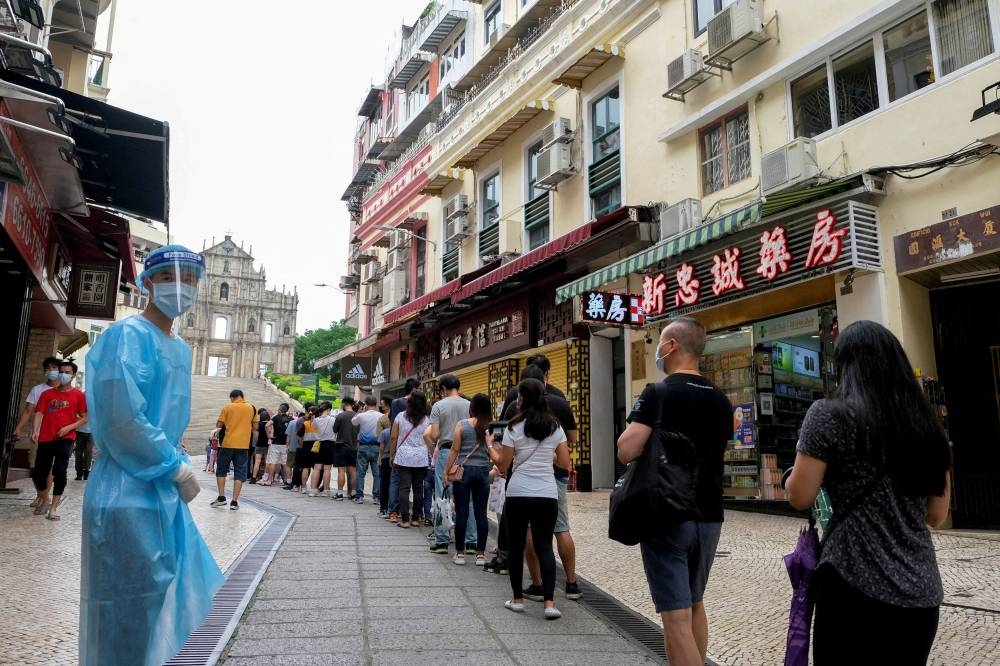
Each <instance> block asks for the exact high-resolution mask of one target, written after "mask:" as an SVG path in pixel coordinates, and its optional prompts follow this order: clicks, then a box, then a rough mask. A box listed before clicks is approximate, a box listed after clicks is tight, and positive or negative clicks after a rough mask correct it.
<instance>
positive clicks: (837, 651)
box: [810, 565, 939, 666]
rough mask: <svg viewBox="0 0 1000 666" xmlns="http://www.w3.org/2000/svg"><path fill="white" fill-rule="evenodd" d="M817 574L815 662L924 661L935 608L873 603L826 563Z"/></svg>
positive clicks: (905, 665)
mask: <svg viewBox="0 0 1000 666" xmlns="http://www.w3.org/2000/svg"><path fill="white" fill-rule="evenodd" d="M816 576H817V578H816V579H814V580H815V583H814V585H815V596H816V620H815V624H814V625H813V662H814V664H815V665H816V666H824V665H826V664H836V665H838V666H839V665H842V664H862V663H864V664H894V665H898V666H923V664H926V663H927V657H928V655H929V654H930V652H931V646H932V645H933V644H934V636H935V634H937V626H938V610H939V609H938V607H937V606H934V607H932V608H903V607H900V606H892V605H890V604H887V603H884V602H881V601H876V600H875V599H872V598H871V597H869V596H868V595H866V594H862V593H861V592H859V591H858V590H856V589H855V588H853V587H852V586H851V585H850V584H848V583H847V581H845V580H844V579H843V578H841V577H840V575H839V574H838V573H837V571H836V569H834V568H833V567H832V566H829V565H823V566H822V567H820V569H819V570H818V571H817V572H816ZM810 591H812V590H810Z"/></svg>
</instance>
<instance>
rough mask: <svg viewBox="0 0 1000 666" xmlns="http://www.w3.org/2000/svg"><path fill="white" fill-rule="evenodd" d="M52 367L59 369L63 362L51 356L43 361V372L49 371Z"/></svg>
mask: <svg viewBox="0 0 1000 666" xmlns="http://www.w3.org/2000/svg"><path fill="white" fill-rule="evenodd" d="M50 365H54V366H56V367H57V368H58V367H59V366H60V365H62V361H60V360H59V359H57V358H56V357H55V356H49V357H48V358H46V359H45V360H44V361H42V370H48V369H49V366H50Z"/></svg>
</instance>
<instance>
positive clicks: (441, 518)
mask: <svg viewBox="0 0 1000 666" xmlns="http://www.w3.org/2000/svg"><path fill="white" fill-rule="evenodd" d="M432 509H433V510H432V513H433V515H434V527H435V528H436V529H440V530H450V529H451V528H452V527H454V526H455V517H454V515H453V514H452V509H451V492H450V491H447V490H446V491H445V492H444V493H443V494H442V496H441V497H435V498H434V506H433V507H432Z"/></svg>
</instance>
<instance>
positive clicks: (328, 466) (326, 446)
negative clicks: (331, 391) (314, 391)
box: [307, 400, 335, 497]
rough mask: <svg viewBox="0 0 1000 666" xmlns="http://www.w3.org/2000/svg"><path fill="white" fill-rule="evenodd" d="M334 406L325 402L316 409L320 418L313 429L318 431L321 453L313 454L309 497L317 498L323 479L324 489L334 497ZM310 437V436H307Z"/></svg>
mask: <svg viewBox="0 0 1000 666" xmlns="http://www.w3.org/2000/svg"><path fill="white" fill-rule="evenodd" d="M332 410H333V405H331V404H330V402H329V401H326V400H324V401H323V402H321V403H320V404H319V406H318V407H317V408H316V412H317V414H318V416H317V417H316V418H314V419H313V427H314V428H315V429H316V440H317V441H319V451H318V452H317V453H315V454H313V457H312V462H313V469H312V475H311V476H310V477H309V497H316V495H317V494H318V490H317V488H319V482H320V479H321V478H322V480H323V488H325V489H326V490H327V491H329V493H330V497H334V496H335V495H334V490H333V487H332V486H331V485H330V481H331V479H332V476H333V440H334V435H333V416H331V415H330V412H331V411H332ZM307 436H308V435H307Z"/></svg>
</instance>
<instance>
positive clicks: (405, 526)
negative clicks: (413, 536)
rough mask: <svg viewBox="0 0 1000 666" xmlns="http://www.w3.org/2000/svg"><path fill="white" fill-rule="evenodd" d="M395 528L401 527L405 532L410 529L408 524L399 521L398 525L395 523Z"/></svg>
mask: <svg viewBox="0 0 1000 666" xmlns="http://www.w3.org/2000/svg"><path fill="white" fill-rule="evenodd" d="M396 527H402V528H403V529H406V530H408V529H410V523H408V522H403V521H402V520H401V521H399V522H398V523H396Z"/></svg>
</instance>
